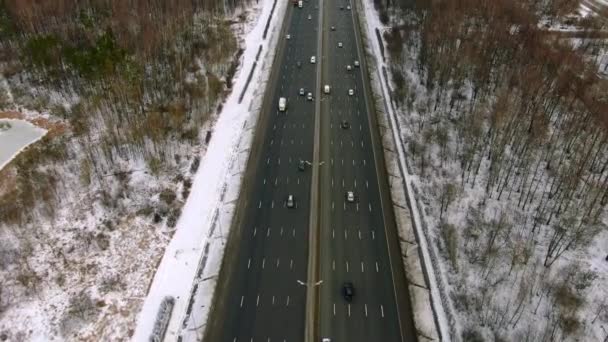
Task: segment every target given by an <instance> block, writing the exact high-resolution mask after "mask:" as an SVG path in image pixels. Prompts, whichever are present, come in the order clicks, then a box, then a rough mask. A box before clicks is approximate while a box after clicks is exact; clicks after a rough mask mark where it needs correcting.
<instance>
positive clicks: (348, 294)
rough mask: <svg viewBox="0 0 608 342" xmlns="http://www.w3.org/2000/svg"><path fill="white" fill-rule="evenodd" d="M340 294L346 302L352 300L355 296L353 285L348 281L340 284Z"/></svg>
mask: <svg viewBox="0 0 608 342" xmlns="http://www.w3.org/2000/svg"><path fill="white" fill-rule="evenodd" d="M342 296H343V297H344V299H345V300H346V301H347V302H352V301H353V297H354V296H355V286H354V285H353V283H351V282H350V281H347V282H345V283H344V285H342Z"/></svg>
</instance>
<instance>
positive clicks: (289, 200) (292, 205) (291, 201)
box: [286, 195, 296, 208]
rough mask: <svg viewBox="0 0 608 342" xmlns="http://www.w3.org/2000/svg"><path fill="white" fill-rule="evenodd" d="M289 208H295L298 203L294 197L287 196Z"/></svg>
mask: <svg viewBox="0 0 608 342" xmlns="http://www.w3.org/2000/svg"><path fill="white" fill-rule="evenodd" d="M286 204H287V208H293V207H295V205H296V201H295V200H294V199H293V195H289V196H287V203H286Z"/></svg>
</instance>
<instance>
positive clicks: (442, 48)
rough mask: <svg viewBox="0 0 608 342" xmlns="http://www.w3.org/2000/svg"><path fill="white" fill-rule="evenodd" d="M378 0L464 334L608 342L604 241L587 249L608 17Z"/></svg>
mask: <svg viewBox="0 0 608 342" xmlns="http://www.w3.org/2000/svg"><path fill="white" fill-rule="evenodd" d="M376 5H377V8H378V9H379V12H380V19H381V20H382V21H383V23H384V24H386V25H387V26H388V27H389V29H388V30H386V31H385V32H384V33H383V35H384V38H385V41H386V42H387V57H388V58H390V61H391V63H390V64H391V69H392V70H391V74H392V83H393V86H394V99H395V100H396V101H397V102H398V103H399V106H400V108H401V109H402V110H401V112H402V117H401V118H400V120H401V122H402V126H403V129H404V132H405V133H404V135H405V136H404V140H405V141H406V144H407V150H408V152H409V155H410V168H411V169H412V172H413V173H415V174H416V176H417V177H419V179H420V184H421V188H420V189H419V190H420V193H419V194H420V200H421V201H422V202H424V206H423V207H424V208H425V209H424V210H425V213H426V215H425V216H426V217H427V219H428V220H429V222H430V223H431V226H432V228H434V229H435V230H434V232H435V233H436V234H435V236H436V237H437V241H436V243H437V245H438V248H439V250H440V253H441V254H442V256H443V259H444V265H445V266H446V267H445V268H446V270H447V271H448V274H449V277H448V282H449V286H450V294H451V298H452V303H453V307H454V309H455V310H454V312H452V316H459V317H460V318H458V321H460V322H461V323H462V326H463V327H462V336H461V337H462V338H463V339H464V340H467V341H480V340H517V341H552V340H577V339H578V340H598V339H599V340H604V339H605V338H608V337H607V336H608V332H607V329H608V302H606V300H605V298H606V296H605V292H604V293H603V294H602V293H601V292H598V291H604V290H603V289H602V287H605V280H606V279H607V275H606V272H603V273H598V272H599V271H598V269H596V268H594V267H592V266H591V261H595V262H601V261H604V258H605V257H606V255H607V254H608V247H606V245H604V246H603V249H602V248H600V249H599V250H597V249H589V248H591V247H592V246H594V244H595V243H597V241H598V240H597V239H598V238H599V237H600V236H603V237H604V239H605V236H606V235H605V234H606V231H607V227H606V222H607V217H606V204H607V203H608V169H607V167H608V148H607V147H608V144H607V142H608V96H607V94H608V82H607V80H606V75H605V74H604V73H603V72H604V71H605V70H601V69H604V68H605V67H604V68H600V66H599V65H598V64H597V62H598V61H600V60H601V58H600V57H602V56H603V55H605V54H606V53H607V52H608V39H606V38H605V37H606V34H605V30H606V19H603V18H602V17H601V16H600V17H597V16H595V17H586V18H580V17H576V16H572V14H573V13H575V10H576V9H577V8H578V1H570V0H564V1H510V0H494V1H485V0H459V1H446V0H436V1H417V2H416V3H415V5H414V6H413V7H407V6H405V7H399V6H398V5H399V4H394V5H392V6H388V7H387V6H386V4H384V3H382V2H380V1H376ZM410 5H411V4H410ZM554 25H557V27H558V28H559V27H567V28H568V27H569V28H570V29H571V30H570V31H571V32H559V31H557V30H552V29H551V28H552V27H553V26H554ZM603 241H606V240H603ZM605 269H606V268H605V266H604V270H605ZM602 280H603V281H604V282H603V285H604V286H602V285H601V284H602ZM602 300H603V301H602ZM522 317H523V318H522ZM453 322H454V321H452V323H453Z"/></svg>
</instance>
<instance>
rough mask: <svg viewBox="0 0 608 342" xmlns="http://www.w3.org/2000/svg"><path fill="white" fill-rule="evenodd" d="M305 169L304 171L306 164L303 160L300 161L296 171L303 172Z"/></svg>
mask: <svg viewBox="0 0 608 342" xmlns="http://www.w3.org/2000/svg"><path fill="white" fill-rule="evenodd" d="M305 169H306V162H304V161H303V160H300V161H299V162H298V170H300V171H304V170H305Z"/></svg>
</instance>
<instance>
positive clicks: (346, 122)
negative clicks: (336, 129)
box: [340, 120, 350, 129]
mask: <svg viewBox="0 0 608 342" xmlns="http://www.w3.org/2000/svg"><path fill="white" fill-rule="evenodd" d="M340 127H342V129H349V128H350V123H348V121H346V120H344V121H342V123H341V124H340Z"/></svg>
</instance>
